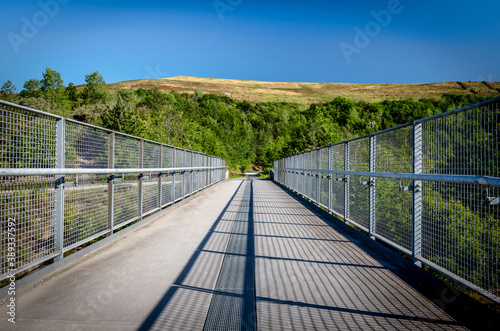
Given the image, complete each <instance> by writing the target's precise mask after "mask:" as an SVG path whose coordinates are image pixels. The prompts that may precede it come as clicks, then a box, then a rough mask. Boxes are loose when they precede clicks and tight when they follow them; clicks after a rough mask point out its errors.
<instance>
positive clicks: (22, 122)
mask: <svg viewBox="0 0 500 331" xmlns="http://www.w3.org/2000/svg"><path fill="white" fill-rule="evenodd" d="M1 107H2V109H0V112H1V115H2V116H1V117H0V134H1V137H2V141H1V142H2V144H1V150H0V168H37V169H38V168H54V167H55V160H56V119H54V118H51V117H47V116H43V115H38V114H33V113H29V112H27V111H23V110H20V109H16V108H13V107H7V106H4V105H1Z"/></svg>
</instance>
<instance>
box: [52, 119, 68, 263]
mask: <svg viewBox="0 0 500 331" xmlns="http://www.w3.org/2000/svg"><path fill="white" fill-rule="evenodd" d="M64 126H65V119H64V118H58V119H57V120H56V165H55V166H56V168H64V167H65V166H66V161H65V128H64ZM54 198H55V199H54V249H55V252H56V253H57V254H58V255H57V257H56V258H55V259H54V260H55V261H59V260H61V259H62V258H63V257H64V176H63V175H57V176H55V197H54Z"/></svg>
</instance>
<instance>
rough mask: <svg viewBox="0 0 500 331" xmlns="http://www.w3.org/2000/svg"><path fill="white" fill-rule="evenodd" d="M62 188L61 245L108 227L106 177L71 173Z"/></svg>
mask: <svg viewBox="0 0 500 331" xmlns="http://www.w3.org/2000/svg"><path fill="white" fill-rule="evenodd" d="M67 182H73V183H75V186H73V187H65V188H64V247H68V246H71V245H74V244H77V243H83V242H85V241H86V240H87V239H89V238H90V237H92V236H93V235H96V234H98V233H100V232H102V231H105V230H106V229H107V228H108V178H107V176H104V175H77V176H75V175H71V176H67V177H66V183H67Z"/></svg>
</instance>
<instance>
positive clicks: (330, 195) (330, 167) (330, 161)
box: [328, 146, 333, 212]
mask: <svg viewBox="0 0 500 331" xmlns="http://www.w3.org/2000/svg"><path fill="white" fill-rule="evenodd" d="M328 170H330V171H331V170H333V147H332V146H330V147H328ZM332 180H333V176H332V173H329V174H328V211H329V212H332V211H333V182H332Z"/></svg>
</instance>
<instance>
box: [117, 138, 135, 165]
mask: <svg viewBox="0 0 500 331" xmlns="http://www.w3.org/2000/svg"><path fill="white" fill-rule="evenodd" d="M115 168H117V169H126V168H132V169H136V168H139V140H138V139H136V138H131V137H128V136H122V135H120V134H115Z"/></svg>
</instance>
